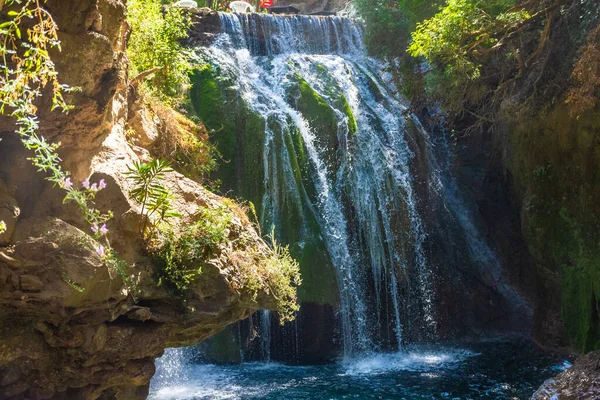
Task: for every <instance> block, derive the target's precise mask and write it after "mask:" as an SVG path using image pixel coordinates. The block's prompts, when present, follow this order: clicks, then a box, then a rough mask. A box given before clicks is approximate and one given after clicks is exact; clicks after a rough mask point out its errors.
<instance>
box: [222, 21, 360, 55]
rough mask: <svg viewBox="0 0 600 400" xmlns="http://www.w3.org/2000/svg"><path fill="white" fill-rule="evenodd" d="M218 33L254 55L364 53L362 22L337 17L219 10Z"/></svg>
mask: <svg viewBox="0 0 600 400" xmlns="http://www.w3.org/2000/svg"><path fill="white" fill-rule="evenodd" d="M218 15H219V20H220V23H221V33H223V34H226V35H228V36H229V38H230V41H231V43H232V44H233V45H234V46H235V47H237V48H244V47H245V48H246V49H248V50H249V52H250V54H251V55H253V56H271V55H277V54H287V53H304V54H340V55H343V54H352V55H357V54H361V55H363V54H366V51H365V49H364V44H363V29H362V25H361V24H360V23H359V22H357V21H356V20H354V19H352V18H348V17H340V16H314V15H279V14H278V15H272V14H261V13H239V14H238V13H223V12H220V13H219V14H218Z"/></svg>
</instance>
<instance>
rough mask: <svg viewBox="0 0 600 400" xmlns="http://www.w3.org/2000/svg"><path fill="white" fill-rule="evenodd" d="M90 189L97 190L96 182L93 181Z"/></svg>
mask: <svg viewBox="0 0 600 400" xmlns="http://www.w3.org/2000/svg"><path fill="white" fill-rule="evenodd" d="M90 190H91V191H93V192H97V191H98V184H97V183H93V184H92V186H91V187H90Z"/></svg>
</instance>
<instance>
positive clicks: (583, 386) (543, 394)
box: [531, 351, 600, 400]
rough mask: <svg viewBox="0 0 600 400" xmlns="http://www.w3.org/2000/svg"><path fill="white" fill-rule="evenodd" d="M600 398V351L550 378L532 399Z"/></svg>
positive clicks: (581, 399)
mask: <svg viewBox="0 0 600 400" xmlns="http://www.w3.org/2000/svg"><path fill="white" fill-rule="evenodd" d="M555 399H560V400H596V399H600V351H596V352H593V353H589V354H587V355H585V356H583V357H581V358H580V359H579V360H577V362H576V363H575V365H573V366H572V367H571V368H569V369H567V370H566V371H564V372H562V373H560V374H559V375H557V376H556V377H554V378H552V379H548V380H547V381H546V382H544V384H543V385H542V387H540V388H539V389H538V390H537V391H536V392H535V393H534V394H533V396H532V397H531V400H555Z"/></svg>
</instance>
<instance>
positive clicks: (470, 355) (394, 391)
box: [151, 14, 563, 400]
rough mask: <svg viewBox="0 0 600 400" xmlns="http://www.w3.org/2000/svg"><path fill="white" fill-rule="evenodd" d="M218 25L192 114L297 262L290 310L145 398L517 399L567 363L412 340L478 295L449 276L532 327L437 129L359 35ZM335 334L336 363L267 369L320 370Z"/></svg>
mask: <svg viewBox="0 0 600 400" xmlns="http://www.w3.org/2000/svg"><path fill="white" fill-rule="evenodd" d="M218 23H219V29H218V32H217V33H216V34H215V35H214V36H211V37H210V38H209V39H210V41H209V43H208V44H207V43H206V40H205V41H204V42H203V45H202V46H199V47H198V48H196V51H195V57H194V61H195V63H196V64H197V67H198V68H197V71H196V73H195V74H194V77H193V83H194V87H193V88H192V92H191V100H192V104H193V106H194V109H195V111H196V112H197V113H198V115H199V116H200V117H201V118H202V120H203V122H204V123H205V124H206V125H207V127H208V128H209V129H212V130H213V131H214V132H213V134H212V138H213V139H214V141H215V143H216V145H217V147H218V148H219V150H220V151H221V153H222V155H223V158H224V160H225V163H223V164H222V165H221V167H220V170H219V174H220V176H219V178H220V179H222V181H223V186H224V189H226V190H231V191H232V192H233V194H234V195H236V196H240V197H244V198H246V199H248V200H251V201H252V202H253V203H254V205H255V206H256V210H257V213H258V218H259V222H260V226H261V228H262V231H263V233H267V232H273V234H274V236H275V237H276V238H277V240H278V242H280V243H284V244H288V245H290V252H291V253H292V255H293V256H294V257H295V258H296V259H297V260H299V262H300V265H301V271H302V274H303V280H304V283H303V285H302V287H301V288H300V291H299V296H300V300H301V301H302V308H301V310H300V312H299V313H298V314H297V319H296V321H294V322H293V323H290V324H287V325H286V326H284V327H278V326H277V324H276V320H277V318H275V316H274V314H273V313H271V312H268V311H260V312H258V313H256V314H255V315H254V316H252V317H251V318H249V319H248V320H246V321H242V322H241V323H239V324H238V325H236V326H235V328H228V330H227V331H225V332H224V333H226V334H227V335H229V336H225V337H224V338H225V339H226V340H219V341H216V343H218V344H219V345H222V344H223V343H227V344H228V345H236V346H239V349H240V353H239V356H237V347H236V348H235V351H233V352H231V351H228V352H221V354H227V355H228V356H227V357H230V358H231V359H226V360H224V361H225V362H226V363H227V362H234V361H241V362H242V363H241V364H238V365H227V366H215V365H210V364H207V363H204V364H198V363H196V362H191V363H188V364H185V359H198V358H200V359H202V358H203V359H204V360H205V361H219V362H223V360H222V359H220V358H219V357H216V358H214V359H211V357H210V354H215V353H219V347H218V346H217V345H216V344H215V348H211V347H210V346H211V344H210V342H208V343H204V344H203V345H206V346H207V347H202V348H188V349H185V350H183V351H175V350H169V351H168V352H167V353H166V355H165V356H164V357H163V359H161V361H160V362H159V364H158V367H159V372H158V373H157V376H156V377H155V378H154V380H153V382H152V387H151V398H153V399H161V400H164V399H178V400H181V399H194V400H197V399H216V398H231V399H273V400H275V399H283V398H331V399H342V398H348V397H352V398H361V399H380V398H389V399H396V398H398V399H400V398H402V399H411V400H412V399H415V400H416V399H432V398H478V399H497V398H519V399H524V398H526V397H527V396H529V395H530V394H531V393H533V391H534V390H535V387H537V386H538V385H539V384H541V383H542V382H543V380H544V379H545V378H547V377H548V376H550V375H552V374H554V373H555V372H556V370H557V369H560V368H563V366H562V365H561V364H560V363H559V364H558V365H556V363H557V362H559V361H558V360H557V359H555V358H551V357H547V356H545V355H544V354H542V353H540V352H539V351H538V350H536V349H533V348H532V347H531V346H530V345H528V344H523V343H519V342H517V343H503V342H488V343H485V342H484V343H480V344H479V345H475V346H471V347H467V348H464V347H463V348H462V349H457V348H454V347H452V346H450V347H448V346H440V345H436V346H427V345H426V346H415V345H414V344H410V343H411V342H415V341H419V340H421V341H427V340H428V339H433V338H435V337H436V335H437V333H438V332H439V331H440V330H444V329H445V330H446V331H447V330H448V328H447V326H446V325H448V320H447V319H446V320H444V321H442V322H439V320H438V317H439V315H440V312H439V310H438V308H439V307H440V304H444V303H451V301H449V300H450V299H449V298H450V297H452V296H456V297H460V296H464V297H465V299H466V298H469V299H477V298H478V297H476V296H475V295H473V293H475V292H476V291H477V288H476V289H473V288H472V287H470V286H468V284H465V283H461V282H460V279H456V277H455V275H454V274H455V271H456V270H459V271H461V273H462V274H463V275H465V274H471V275H472V276H471V277H469V279H471V280H470V281H468V282H467V283H469V284H472V281H476V282H479V283H477V284H482V286H483V287H484V289H479V290H480V291H481V290H483V291H486V292H485V293H484V294H483V295H482V294H478V296H481V298H483V299H485V301H487V302H488V303H489V304H491V303H493V302H499V303H498V304H500V305H501V302H502V301H506V303H507V304H508V306H506V307H505V309H503V308H502V307H500V306H499V305H498V304H496V303H494V304H493V307H496V308H499V309H500V310H499V311H498V313H500V314H502V313H505V314H507V315H512V314H518V313H522V314H524V315H525V317H526V318H525V319H527V318H528V317H530V314H531V310H530V308H529V306H528V304H527V302H526V301H525V300H524V299H523V298H522V297H521V296H520V295H519V294H518V292H517V291H516V290H515V289H513V288H512V287H511V286H510V285H509V283H508V282H507V281H506V280H505V279H504V276H503V272H502V267H501V264H500V261H499V260H498V258H497V257H496V256H495V254H494V251H493V250H492V248H491V247H490V246H489V245H488V244H487V243H486V240H485V238H484V236H483V235H482V234H481V233H480V231H479V230H478V228H477V224H476V223H475V217H474V214H473V212H472V209H473V207H472V205H470V204H468V203H467V201H466V200H465V198H464V196H462V194H461V193H460V190H459V189H458V186H457V182H456V181H455V180H454V178H453V177H452V175H451V172H450V171H451V158H452V154H451V153H452V152H451V151H450V149H449V146H448V144H447V141H446V138H445V136H444V135H438V136H439V137H438V136H436V137H430V134H429V133H428V132H427V131H426V130H425V129H424V128H423V127H422V126H421V124H420V123H419V121H418V120H417V119H416V117H414V116H412V115H410V112H409V111H408V110H407V108H406V107H405V105H404V102H403V101H402V100H401V99H400V97H399V96H397V95H396V94H395V88H394V86H393V85H392V84H390V83H389V82H388V81H387V80H386V79H385V73H383V72H382V64H381V63H380V62H378V61H377V60H375V59H372V58H369V57H368V56H367V55H366V52H365V49H364V47H363V43H362V32H361V28H360V25H358V24H356V23H355V22H353V21H352V20H350V19H347V18H338V17H309V16H272V15H263V14H261V15H259V14H219V21H218ZM423 198H426V200H425V201H423ZM436 241H438V242H440V243H437V242H436ZM432 248H433V249H434V250H432ZM438 248H439V249H438ZM440 265H442V266H441V267H440ZM434 276H435V277H436V280H435V281H434V280H433V277H434ZM444 279H446V280H445V281H444ZM449 282H450V283H449ZM457 282H458V283H457ZM452 285H455V286H452ZM440 288H442V289H440ZM448 288H451V289H448ZM444 289H445V290H446V292H445V293H444V294H445V296H446V297H445V298H443V299H437V300H438V301H435V302H434V293H438V292H440V290H442V291H443V290H444ZM452 290H454V292H453V293H454V294H452ZM492 292H493V293H492ZM449 293H450V295H449ZM456 293H459V294H456ZM468 296H470V297H468ZM471 301H472V300H471ZM457 303H460V304H462V303H464V301H463V299H462V297H461V298H459V299H458V301H457ZM324 304H325V305H324ZM434 304H435V307H434ZM328 307H329V308H328ZM450 309H451V310H455V309H456V308H455V309H452V308H450ZM459 309H460V308H459ZM328 310H335V315H334V316H333V317H331V318H330V317H329V316H328V315H329V314H328V313H329V312H330V311H328ZM489 311H490V309H487V308H486V309H485V311H484V312H486V313H488V312H489ZM331 314H333V313H331ZM442 314H443V313H442ZM474 315H475V314H474ZM460 318H462V315H461V316H456V319H457V320H460ZM471 318H472V319H474V320H477V317H471ZM491 318H492V319H493V318H495V317H491ZM519 321H520V320H519ZM485 324H487V322H486V321H483V322H482V324H481V325H483V326H485ZM332 325H334V327H332ZM338 330H339V332H338ZM332 338H333V340H332ZM221 339H223V338H221ZM337 340H339V342H341V346H339V348H340V350H341V352H342V354H343V355H344V356H345V358H344V360H343V361H342V362H338V363H335V364H328V365H322V366H311V367H287V366H282V365H280V364H277V363H273V362H272V361H285V362H288V363H291V364H297V363H299V360H300V359H303V360H304V361H302V362H300V363H304V364H307V363H314V364H321V363H323V362H325V361H331V358H328V357H327V356H325V355H324V353H326V352H327V346H323V343H326V342H327V343H329V342H336V341H337ZM250 342H251V343H254V344H253V346H249V345H248V343H250ZM405 343H408V344H407V345H405ZM207 348H209V349H212V351H206V350H207ZM248 348H249V349H248ZM396 350H402V351H400V352H395V351H396ZM389 351H391V352H393V353H392V354H376V353H384V352H389ZM336 352H337V349H336ZM282 353H283V354H282ZM307 353H311V354H312V355H313V356H312V358H311V357H308V358H307V357H306V354H307ZM338 355H339V354H337V353H336V354H335V358H338V357H337V356H338ZM235 359H237V360H235ZM500 359H503V360H505V361H506V362H507V363H508V364H507V365H511V366H517V370H515V371H514V373H512V371H513V370H514V368H502V365H503V364H502V363H499V362H498V360H500ZM256 360H259V361H263V362H266V363H249V362H248V361H256ZM307 360H308V361H307ZM466 382H468V385H466V384H465V383H466Z"/></svg>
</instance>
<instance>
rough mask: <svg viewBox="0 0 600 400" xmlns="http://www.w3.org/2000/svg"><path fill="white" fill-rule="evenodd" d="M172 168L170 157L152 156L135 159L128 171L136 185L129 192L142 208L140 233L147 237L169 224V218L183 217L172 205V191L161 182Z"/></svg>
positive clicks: (129, 176)
mask: <svg viewBox="0 0 600 400" xmlns="http://www.w3.org/2000/svg"><path fill="white" fill-rule="evenodd" d="M172 171H173V170H172V169H171V167H170V164H169V162H168V161H166V160H152V161H150V162H149V163H143V162H141V161H135V162H134V163H133V166H130V167H128V171H127V172H126V173H125V175H126V176H127V177H128V178H129V179H130V180H131V181H132V182H133V184H134V186H135V187H134V188H133V189H132V190H131V191H130V192H129V194H130V195H131V196H132V197H133V200H134V201H136V202H137V203H138V204H139V205H140V206H141V208H142V209H141V214H142V215H143V216H144V220H143V221H142V223H141V225H140V233H141V234H142V236H143V237H144V238H146V239H149V240H151V239H153V238H154V236H155V234H156V229H157V228H158V227H160V226H162V225H164V224H168V223H169V220H170V219H172V218H178V217H181V215H180V214H179V213H177V212H176V211H175V209H174V207H173V204H172V201H173V193H171V190H170V189H168V188H166V187H165V186H164V185H163V184H162V182H163V181H164V179H165V174H166V173H168V172H172Z"/></svg>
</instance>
